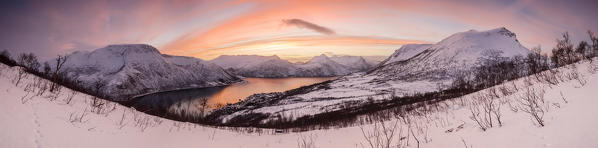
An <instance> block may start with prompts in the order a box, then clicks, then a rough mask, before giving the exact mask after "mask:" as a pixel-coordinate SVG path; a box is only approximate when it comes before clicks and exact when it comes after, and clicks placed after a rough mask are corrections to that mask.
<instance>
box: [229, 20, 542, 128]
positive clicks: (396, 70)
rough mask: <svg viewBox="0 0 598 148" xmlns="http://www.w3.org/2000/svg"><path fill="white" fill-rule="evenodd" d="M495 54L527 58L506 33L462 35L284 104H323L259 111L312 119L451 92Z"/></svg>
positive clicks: (406, 49) (412, 49) (411, 48)
mask: <svg viewBox="0 0 598 148" xmlns="http://www.w3.org/2000/svg"><path fill="white" fill-rule="evenodd" d="M495 51H499V53H501V55H499V56H503V57H514V56H526V55H527V54H528V53H531V51H530V50H528V49H527V48H525V47H523V46H521V44H519V42H518V41H517V39H516V37H515V34H514V33H512V32H510V31H508V30H507V29H506V28H497V29H492V30H487V31H475V30H470V31H466V32H460V33H456V34H454V35H451V36H449V37H447V38H446V39H444V40H442V41H440V42H438V43H436V44H421V45H417V44H412V45H405V46H403V47H402V48H400V49H398V50H397V51H396V52H395V53H394V54H393V55H392V56H390V57H389V58H388V59H387V60H385V61H383V62H382V64H379V67H376V68H375V69H373V70H371V71H368V72H367V73H353V74H351V75H347V76H343V77H340V78H338V79H336V80H333V81H332V82H331V83H329V84H328V85H329V88H326V89H316V90H311V91H309V92H307V93H304V94H298V95H294V96H289V97H286V98H284V99H283V100H302V101H311V100H318V99H320V98H327V99H325V100H321V101H317V103H313V104H312V105H309V106H304V107H302V108H297V107H292V106H294V105H292V104H293V103H302V102H301V101H279V102H278V103H277V104H273V105H272V106H274V107H268V108H270V109H266V110H259V111H261V112H260V113H265V114H271V115H270V117H273V118H275V117H276V115H277V114H279V112H277V111H278V110H280V109H273V108H275V107H279V108H284V109H287V110H288V111H289V112H291V111H293V109H301V110H314V111H316V112H311V113H310V114H318V113H324V112H326V111H328V110H326V108H333V109H334V110H337V108H338V107H339V106H343V105H344V104H346V103H347V102H348V101H352V102H354V101H359V102H362V103H366V102H365V101H367V100H366V99H368V98H371V99H373V100H388V99H390V98H391V97H389V96H392V95H396V96H405V95H411V94H414V93H426V92H433V91H438V90H442V89H445V88H447V87H448V86H450V84H451V83H452V82H453V78H454V75H455V74H459V73H463V72H466V71H469V70H470V69H471V68H472V67H474V66H475V64H476V63H478V61H479V60H480V59H481V58H487V56H490V55H488V54H487V53H488V52H495ZM409 56H411V57H409ZM330 61H332V60H330V58H328V57H327V56H326V55H320V56H317V57H314V59H312V60H311V61H309V62H307V64H310V63H333V64H336V62H330ZM330 100H336V101H330ZM324 101H326V102H324ZM333 102H334V103H333ZM252 111H254V112H255V110H252ZM297 112H303V111H297ZM273 113H275V114H273ZM238 115H243V114H233V115H229V116H228V117H226V118H232V117H230V116H238Z"/></svg>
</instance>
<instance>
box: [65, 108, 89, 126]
mask: <svg viewBox="0 0 598 148" xmlns="http://www.w3.org/2000/svg"><path fill="white" fill-rule="evenodd" d="M86 116H87V108H85V110H83V112H81V113H77V112H72V113H71V114H70V115H69V121H70V122H71V124H75V123H85V122H87V121H88V120H84V118H85V117H86Z"/></svg>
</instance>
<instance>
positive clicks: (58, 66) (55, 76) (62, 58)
mask: <svg viewBox="0 0 598 148" xmlns="http://www.w3.org/2000/svg"><path fill="white" fill-rule="evenodd" d="M66 60H67V57H66V56H61V55H58V58H56V67H55V68H54V72H53V74H52V85H51V86H50V92H54V91H55V90H56V88H57V87H59V85H58V84H57V83H56V82H57V81H58V77H59V76H60V74H66V73H61V72H60V70H61V69H62V66H63V65H64V63H66ZM63 77H64V76H63Z"/></svg>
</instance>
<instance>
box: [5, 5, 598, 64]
mask: <svg viewBox="0 0 598 148" xmlns="http://www.w3.org/2000/svg"><path fill="white" fill-rule="evenodd" d="M0 4H1V5H0V7H1V9H0V20H1V21H0V30H2V31H1V33H0V50H3V49H7V50H8V51H10V52H11V53H13V54H18V53H21V52H34V53H36V54H37V55H39V56H40V57H41V58H42V59H48V58H51V57H54V56H56V55H57V54H67V53H70V52H73V51H76V50H93V49H97V48H101V47H103V46H106V45H108V44H129V43H131V44H132V43H135V44H137V43H143V44H150V45H153V46H154V47H156V48H158V49H159V50H160V51H161V52H162V53H165V54H172V55H183V56H193V57H198V58H202V59H206V60H210V59H213V58H215V57H217V56H219V55H240V54H257V55H278V56H280V57H281V58H283V59H288V60H291V61H302V60H305V59H307V58H309V57H312V56H315V55H319V54H323V53H324V54H328V55H362V56H388V55H390V54H391V53H392V52H393V51H394V50H395V49H397V48H399V47H400V46H401V45H403V44H410V43H434V42H438V41H440V40H441V39H443V38H445V37H447V36H449V35H451V34H453V33H456V32H462V31H467V30H470V29H476V30H487V29H493V28H497V27H503V26H504V27H506V28H507V29H509V30H511V31H513V32H515V33H516V34H517V36H518V38H519V40H520V41H521V42H522V44H523V45H524V46H526V47H528V48H531V47H534V46H538V45H541V47H543V49H544V50H545V51H548V50H549V49H550V48H552V47H553V46H554V44H555V39H556V38H557V37H559V36H560V34H561V33H563V32H565V31H569V32H570V33H571V34H572V37H573V39H574V41H579V40H582V39H584V40H585V39H587V33H586V31H587V30H588V29H591V30H594V31H595V32H598V17H597V16H596V14H598V1H596V0H586V1H583V0H580V1H565V0H501V1H498V0H497V1H478V0H455V1H440V0H407V1H400V0H394V1H373V0H368V1H310V0H301V1H277V0H255V1H254V0H238V1H224V0H207V1H187V0H175V1H156V0H143V1H127V0H125V1H120V0H118V1H117V0H115V1H110V0H108V1H104V0H101V1H100V0H98V1H92V0H79V1H61V0H58V1H54V0H44V1H26V0H24V1H21V0H16V1H11V0H9V1H2V2H0Z"/></svg>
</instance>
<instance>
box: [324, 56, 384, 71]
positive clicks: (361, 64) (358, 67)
mask: <svg viewBox="0 0 598 148" xmlns="http://www.w3.org/2000/svg"><path fill="white" fill-rule="evenodd" d="M330 59H331V60H333V61H334V62H336V63H339V64H341V65H343V66H345V67H348V68H349V69H351V70H353V71H367V70H370V69H371V68H373V67H374V65H376V64H377V63H376V64H373V63H375V62H373V61H370V62H372V64H370V63H369V62H368V61H366V60H365V59H364V58H363V57H360V56H332V57H330Z"/></svg>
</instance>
